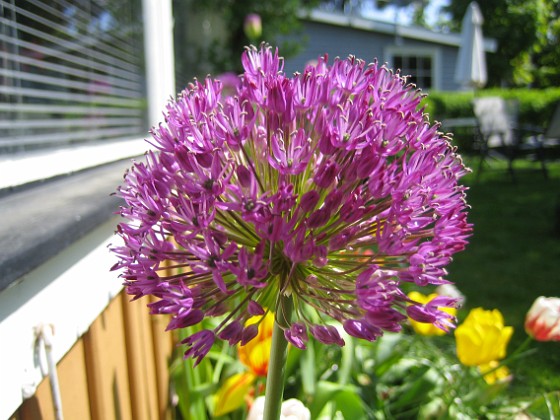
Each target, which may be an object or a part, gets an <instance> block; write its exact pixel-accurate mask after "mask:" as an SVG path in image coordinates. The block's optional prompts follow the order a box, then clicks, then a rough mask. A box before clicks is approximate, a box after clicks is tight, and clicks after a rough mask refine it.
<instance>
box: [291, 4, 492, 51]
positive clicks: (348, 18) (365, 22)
mask: <svg viewBox="0 0 560 420" xmlns="http://www.w3.org/2000/svg"><path fill="white" fill-rule="evenodd" d="M300 17H301V18H302V19H308V20H310V21H313V22H321V23H328V24H331V25H336V26H348V27H352V28H356V29H361V30H364V31H371V32H379V33H383V34H389V35H400V36H402V37H407V38H412V39H417V40H419V41H428V42H433V43H437V44H442V45H450V46H453V47H459V46H460V45H461V35H460V34H458V33H442V32H434V31H430V30H429V29H425V28H420V27H414V26H403V25H395V24H394V23H389V22H381V21H376V20H373V19H366V18H363V17H360V16H352V15H344V14H341V13H333V12H327V11H325V10H319V9H314V10H312V11H310V12H308V13H302V14H300ZM484 48H485V50H486V51H487V52H495V51H496V50H497V42H496V40H495V39H492V38H485V39H484Z"/></svg>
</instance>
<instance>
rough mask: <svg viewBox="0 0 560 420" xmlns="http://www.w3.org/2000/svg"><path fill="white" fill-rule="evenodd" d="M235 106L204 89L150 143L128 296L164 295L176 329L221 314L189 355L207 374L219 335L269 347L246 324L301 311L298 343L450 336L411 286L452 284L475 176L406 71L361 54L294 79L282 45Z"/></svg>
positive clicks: (265, 51)
mask: <svg viewBox="0 0 560 420" xmlns="http://www.w3.org/2000/svg"><path fill="white" fill-rule="evenodd" d="M242 64H243V66H244V69H245V71H244V73H243V74H242V75H241V76H240V78H239V85H238V87H237V90H236V93H235V94H234V95H222V84H221V83H220V82H219V81H216V80H212V79H211V78H207V79H206V80H204V81H202V82H199V81H195V82H194V83H193V84H191V85H189V86H188V88H187V89H186V90H184V91H183V92H182V93H181V94H180V95H179V97H178V98H177V99H176V100H175V101H172V102H170V103H169V105H168V107H167V112H166V114H165V123H164V124H161V125H159V126H158V127H156V128H154V129H153V130H152V137H153V139H152V140H151V144H152V145H153V146H154V147H155V148H156V149H157V150H156V151H155V152H149V153H148V154H147V156H146V161H145V162H142V163H136V164H135V165H134V166H133V167H132V168H131V169H130V171H129V172H128V173H127V174H126V176H125V180H124V184H123V185H122V186H121V187H120V188H119V189H118V195H119V196H120V197H122V198H124V200H125V201H126V206H125V207H123V208H122V211H121V214H122V216H123V217H124V218H125V219H127V221H126V222H123V223H121V224H120V225H119V226H118V235H119V236H120V237H121V238H122V239H123V240H124V245H122V246H117V247H115V248H114V249H113V250H114V252H115V253H116V254H117V256H118V258H119V262H118V263H117V264H116V265H115V269H120V270H121V271H122V274H121V276H122V277H123V278H124V281H125V285H126V289H127V292H128V293H129V294H131V295H133V296H134V297H135V298H140V297H142V296H145V295H153V296H155V297H156V298H158V299H159V300H158V301H157V302H155V303H152V304H150V308H151V311H152V313H164V314H170V315H171V317H172V319H171V322H170V324H169V327H168V328H169V329H174V328H183V327H185V326H189V325H193V324H197V323H200V322H201V321H202V320H203V319H205V318H206V317H213V316H220V318H219V320H220V321H219V325H218V326H217V327H215V328H213V329H212V330H202V331H199V332H197V333H196V334H195V335H193V336H191V337H188V338H187V339H185V340H184V341H183V342H184V343H185V344H186V345H187V346H188V349H187V351H186V353H185V354H186V356H192V357H194V358H196V359H197V361H200V360H201V359H202V357H204V356H205V355H206V353H207V352H208V351H209V350H210V348H211V347H212V344H213V343H214V341H215V340H216V338H219V339H222V340H226V341H228V342H229V343H230V344H234V343H237V342H241V343H246V342H248V341H250V340H251V339H252V338H254V337H255V335H256V333H257V330H256V328H257V326H256V324H252V325H249V326H247V325H246V323H245V321H246V320H247V319H248V318H249V317H251V316H253V315H257V316H264V313H265V309H264V308H269V310H273V311H276V309H277V308H276V307H275V305H276V304H277V298H278V297H279V296H280V295H283V296H289V297H290V298H291V299H292V301H293V304H294V311H293V317H292V318H293V319H282V320H279V324H280V325H281V326H282V328H284V333H285V336H286V337H287V339H288V340H289V341H290V342H291V343H292V344H294V345H296V346H297V347H300V348H303V347H305V343H306V341H307V340H308V336H309V335H311V336H314V337H315V338H316V339H317V340H319V341H321V342H323V343H326V344H338V345H343V344H344V340H343V339H342V338H341V336H340V334H339V333H338V330H337V329H336V328H334V327H333V326H331V321H332V320H333V319H334V320H336V321H339V322H340V323H341V325H342V326H343V327H344V329H345V331H346V332H347V333H348V334H350V335H352V336H356V337H360V338H364V339H367V340H375V339H376V338H378V337H379V336H380V335H382V334H383V331H399V330H400V328H401V323H402V322H403V321H405V320H406V314H407V313H408V315H409V316H410V317H412V318H417V319H418V320H419V321H422V322H425V321H426V320H427V321H429V322H433V323H434V324H435V325H440V326H441V327H442V328H448V327H449V326H450V324H451V322H450V320H449V316H448V314H446V313H445V312H442V311H440V310H439V309H438V308H437V306H440V307H441V306H445V305H453V302H452V301H451V300H449V301H448V300H445V301H442V302H439V301H438V305H437V306H436V305H429V306H427V307H426V306H423V305H421V304H420V303H417V302H410V300H409V299H408V298H407V296H406V295H405V294H404V293H403V291H402V290H401V287H402V285H403V282H411V283H415V284H416V285H419V286H426V285H440V284H446V283H448V282H447V281H446V280H445V276H446V271H445V266H446V265H447V264H448V263H449V262H450V261H451V257H452V255H453V254H454V253H455V252H458V251H460V250H462V249H463V248H464V247H465V245H466V239H467V237H468V236H469V235H470V232H471V226H470V225H469V224H468V223H467V219H466V216H467V215H466V207H467V206H466V203H465V188H464V187H462V186H460V185H459V183H458V180H459V178H460V177H461V176H462V175H464V174H465V173H466V172H467V169H466V168H465V167H464V165H463V163H462V161H461V158H460V157H459V155H458V154H457V153H456V150H455V149H454V148H453V147H452V146H451V145H450V143H449V139H448V138H446V137H444V136H443V135H442V134H441V133H439V132H438V126H437V125H430V123H429V120H428V118H427V116H426V115H425V114H424V113H423V110H422V107H421V99H422V95H421V94H420V92H419V91H418V90H416V89H415V88H414V86H412V85H407V84H406V82H405V80H404V79H403V78H402V77H400V75H399V74H395V73H393V72H391V71H390V70H388V69H387V68H385V67H384V66H378V64H376V63H374V64H369V65H366V63H365V62H363V61H361V60H358V59H356V58H354V57H349V58H348V59H346V60H342V59H338V58H337V59H335V60H334V62H333V63H332V64H330V65H329V64H328V59H327V57H326V56H325V57H321V58H319V59H318V61H317V62H316V63H315V64H313V65H308V66H307V67H306V68H305V70H304V71H303V73H301V74H295V75H294V76H293V77H292V78H289V77H287V76H286V75H285V74H284V73H283V71H282V67H283V60H282V59H281V58H280V57H279V56H278V53H277V52H274V51H272V50H271V48H270V47H267V46H262V47H261V48H260V49H259V50H257V49H256V48H250V49H248V50H247V51H245V53H244V54H243V56H242Z"/></svg>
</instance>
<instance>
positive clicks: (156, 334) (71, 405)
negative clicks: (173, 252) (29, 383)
mask: <svg viewBox="0 0 560 420" xmlns="http://www.w3.org/2000/svg"><path fill="white" fill-rule="evenodd" d="M129 299H130V297H129V296H128V295H126V294H125V293H124V292H121V293H120V294H119V295H118V296H117V297H116V298H114V299H113V300H112V301H111V302H110V304H109V305H108V306H107V308H106V309H105V310H104V311H103V312H102V313H101V315H100V316H99V317H98V318H97V319H96V320H95V321H94V323H93V324H92V325H91V327H90V328H89V330H88V331H87V333H86V334H84V336H83V337H81V338H80V339H79V340H78V341H77V342H76V344H75V345H74V346H73V347H72V349H71V350H70V351H69V352H68V353H67V354H66V355H65V356H64V358H63V359H62V360H61V361H60V362H59V363H58V365H57V375H58V382H59V388H60V394H61V400H62V414H63V416H64V418H65V419H80V420H111V419H115V420H128V419H131V420H132V419H134V420H143V419H145V420H168V419H171V418H172V417H173V416H172V409H171V404H170V391H169V364H170V361H171V356H172V352H173V348H174V346H173V335H172V334H170V333H169V332H165V327H166V325H167V319H166V317H164V316H159V315H158V316H151V315H149V313H148V308H146V303H147V300H145V299H142V300H140V301H135V302H129ZM12 419H13V420H51V419H52V420H54V419H55V409H54V405H53V399H52V393H51V388H50V382H49V379H48V377H46V378H44V379H43V381H42V382H41V383H40V385H39V386H38V388H37V391H36V393H35V395H34V396H33V397H31V398H29V399H27V400H26V401H25V402H24V403H23V404H22V405H21V406H20V408H19V409H18V410H17V411H16V413H14V415H13V416H12Z"/></svg>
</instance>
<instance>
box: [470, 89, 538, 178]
mask: <svg viewBox="0 0 560 420" xmlns="http://www.w3.org/2000/svg"><path fill="white" fill-rule="evenodd" d="M473 110H474V115H475V117H476V120H477V131H478V135H477V146H478V147H477V148H478V150H479V152H480V160H479V164H478V169H477V175H476V178H477V180H478V178H479V177H480V173H481V171H482V168H483V165H484V163H485V161H486V160H487V159H488V158H491V157H499V156H501V157H503V158H505V159H507V161H508V172H509V174H510V177H511V179H512V180H513V181H514V182H515V173H514V168H513V162H514V161H515V160H516V159H521V158H524V159H530V160H534V161H538V162H540V165H541V170H542V172H543V175H544V177H545V178H548V170H547V168H546V163H545V154H544V146H543V144H544V142H543V136H542V135H539V132H538V131H537V130H535V129H533V128H532V127H523V126H520V125H519V123H518V115H519V102H518V101H517V100H506V99H503V98H500V97H494V96H489V97H479V98H475V99H474V100H473Z"/></svg>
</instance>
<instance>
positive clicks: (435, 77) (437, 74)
mask: <svg viewBox="0 0 560 420" xmlns="http://www.w3.org/2000/svg"><path fill="white" fill-rule="evenodd" d="M396 55H404V56H427V57H430V58H431V60H432V75H431V77H432V87H431V88H430V89H429V90H441V86H442V80H441V79H442V78H441V70H440V69H441V49H440V48H437V47H414V46H408V45H406V46H405V45H403V46H400V45H391V46H389V47H386V48H384V49H383V57H384V61H385V62H386V63H387V64H388V65H389V67H390V68H394V57H395V56H396ZM405 76H406V75H405ZM426 90H428V89H426Z"/></svg>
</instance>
